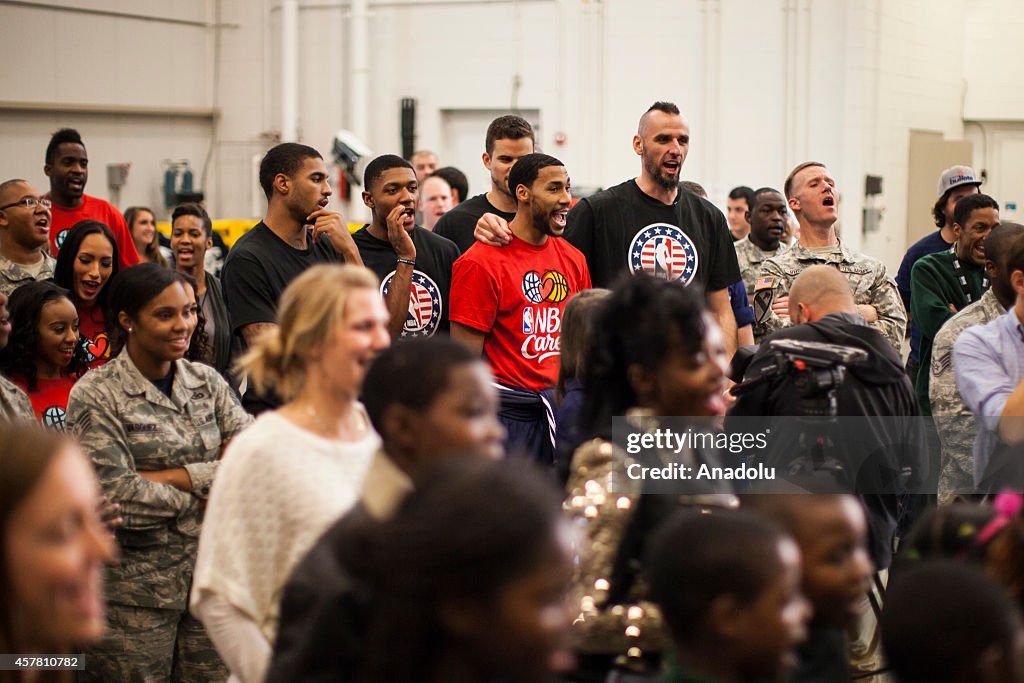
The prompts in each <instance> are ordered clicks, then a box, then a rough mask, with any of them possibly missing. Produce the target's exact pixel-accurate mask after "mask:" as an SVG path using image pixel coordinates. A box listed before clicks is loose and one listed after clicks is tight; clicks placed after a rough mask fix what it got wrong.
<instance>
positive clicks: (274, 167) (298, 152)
mask: <svg viewBox="0 0 1024 683" xmlns="http://www.w3.org/2000/svg"><path fill="white" fill-rule="evenodd" d="M306 159H323V156H321V154H320V152H318V151H316V150H315V149H313V148H312V147H310V146H309V145H301V144H299V143H297V142H282V143H281V144H280V145H277V146H275V147H271V148H270V150H269V151H268V152H267V153H266V154H265V155H264V157H263V161H261V162H260V187H262V188H263V194H265V195H267V199H270V196H271V195H272V194H274V177H275V176H276V175H277V174H278V173H283V174H285V175H286V176H293V175H295V173H296V172H297V171H298V170H299V169H300V168H302V162H304V161H305V160H306Z"/></svg>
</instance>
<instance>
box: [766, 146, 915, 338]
mask: <svg viewBox="0 0 1024 683" xmlns="http://www.w3.org/2000/svg"><path fill="white" fill-rule="evenodd" d="M784 191H785V193H786V198H787V200H788V202H789V207H790V208H791V209H793V213H794V214H796V217H797V220H798V221H799V223H800V241H799V242H797V244H796V245H794V246H793V247H792V248H791V249H789V250H787V251H785V252H783V253H781V254H776V255H775V256H773V257H772V258H770V259H768V260H767V261H765V262H764V264H763V265H762V267H761V275H760V277H759V278H758V279H757V281H756V282H755V283H754V311H755V314H756V316H757V319H756V322H755V324H754V336H755V338H756V339H757V341H760V340H761V339H763V338H764V337H765V336H766V335H768V334H770V333H772V332H774V331H776V330H779V329H782V328H784V327H788V326H789V325H790V324H792V323H791V322H790V320H789V316H788V313H787V311H788V308H789V289H790V287H792V285H793V281H794V280H795V279H796V277H797V275H799V274H800V273H801V272H802V271H803V270H804V269H806V268H808V267H809V266H813V265H815V264H826V265H830V266H833V267H834V268H836V269H837V270H838V271H839V272H841V273H842V274H843V275H845V276H846V278H847V280H849V282H850V288H851V289H852V290H853V298H854V302H855V303H856V304H857V310H858V311H859V312H860V314H861V316H862V317H863V318H864V320H865V321H867V323H868V324H869V325H871V327H873V328H875V329H876V330H878V331H879V332H881V333H882V334H883V335H885V337H886V339H888V340H889V342H890V343H892V345H893V347H894V348H895V349H896V350H897V351H899V350H900V345H901V344H902V342H903V333H904V332H905V331H906V327H907V313H906V311H905V310H904V308H903V302H902V301H901V300H900V295H899V292H898V291H897V290H896V282H895V281H894V280H893V279H892V278H891V277H889V276H888V274H887V273H886V271H885V265H883V264H882V262H880V261H878V260H876V259H873V258H871V257H870V256H865V255H864V254H859V253H857V252H854V251H851V250H850V249H847V248H846V247H844V246H843V245H842V243H840V241H839V238H838V237H837V235H836V229H835V224H836V221H837V220H838V219H839V212H838V209H837V207H836V189H835V181H834V180H833V179H832V177H831V176H830V175H829V173H828V169H827V168H826V167H825V165H824V164H821V163H819V162H815V161H808V162H804V163H802V164H800V165H799V166H797V167H796V168H794V169H793V170H792V171H791V172H790V174H789V177H788V178H786V185H785V187H784Z"/></svg>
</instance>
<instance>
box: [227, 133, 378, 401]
mask: <svg viewBox="0 0 1024 683" xmlns="http://www.w3.org/2000/svg"><path fill="white" fill-rule="evenodd" d="M260 186H262V188H263V192H264V193H265V194H266V195H267V215H266V217H264V219H263V220H262V221H260V222H259V223H257V224H256V225H255V226H254V227H253V228H252V229H250V230H249V231H248V232H247V233H245V234H244V235H242V236H241V237H240V238H239V239H238V241H237V242H235V244H234V246H233V247H232V249H231V251H230V253H228V258H227V260H226V261H225V262H224V269H223V270H222V271H221V284H222V285H223V286H224V300H225V303H226V304H227V308H228V315H229V316H230V319H231V331H232V335H233V336H234V338H235V340H234V341H235V343H234V347H235V350H236V352H237V351H240V350H243V349H244V348H246V347H248V346H249V344H251V343H252V341H253V340H254V339H255V338H256V337H258V336H259V335H260V334H261V333H262V332H263V331H264V330H266V329H267V328H269V327H273V326H275V325H276V324H277V323H276V322H275V321H276V320H277V304H278V299H280V297H281V292H283V291H284V288H285V287H287V286H288V283H290V282H291V281H292V280H294V279H295V278H296V277H298V276H299V275H300V274H301V273H302V272H303V271H304V270H306V268H309V267H310V266H313V265H316V264H318V263H332V262H333V263H353V264H357V265H361V264H362V260H361V259H360V257H359V250H358V249H357V248H356V245H355V243H354V242H353V241H352V236H351V235H350V234H349V232H348V227H347V226H346V225H345V219H344V218H342V215H341V214H340V213H338V212H336V211H329V210H328V209H327V202H328V199H329V198H330V196H331V194H332V193H331V184H330V181H329V177H328V175H327V166H326V165H325V164H324V160H323V157H321V156H320V153H319V152H317V151H316V150H315V149H313V148H312V147H307V146H306V145H300V144H297V143H294V142H285V143H282V144H280V145H277V146H276V147H274V148H272V149H271V150H270V151H269V152H267V154H266V156H264V157H263V161H262V162H260ZM251 393H252V392H251V391H249V392H246V397H244V398H245V402H246V403H247V405H246V407H247V408H249V409H252V410H253V411H254V412H255V411H258V410H260V409H265V408H266V407H268V406H272V405H274V403H275V402H274V401H273V400H269V401H268V402H263V401H259V402H257V403H251V402H249V401H248V399H249V394H251Z"/></svg>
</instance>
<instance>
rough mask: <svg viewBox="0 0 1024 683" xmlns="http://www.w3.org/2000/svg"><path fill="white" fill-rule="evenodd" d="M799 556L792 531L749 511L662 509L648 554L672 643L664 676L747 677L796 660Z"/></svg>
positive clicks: (762, 676) (801, 620)
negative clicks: (665, 515) (670, 512)
mask: <svg viewBox="0 0 1024 683" xmlns="http://www.w3.org/2000/svg"><path fill="white" fill-rule="evenodd" d="M800 566H801V565H800V550H799V549H798V547H797V545H796V543H795V542H794V541H793V539H792V538H790V537H789V535H788V534H786V533H785V532H783V531H782V529H781V528H779V527H778V526H777V525H776V524H774V523H772V522H769V521H767V520H765V519H762V518H759V517H757V516H755V515H753V514H750V513H746V512H739V511H729V512H720V513H713V514H710V515H704V514H700V513H698V512H695V511H691V510H683V511H680V512H677V513H676V514H675V515H674V516H672V517H671V518H669V519H668V520H667V521H666V522H665V523H664V524H663V525H662V526H661V527H660V528H659V529H658V531H657V532H656V533H655V535H654V537H653V539H652V541H651V545H650V548H649V555H648V560H647V568H648V569H647V572H648V578H649V580H650V597H651V599H652V600H653V601H654V602H655V603H656V604H657V605H658V606H659V607H660V608H661V612H662V617H663V619H664V623H665V625H666V626H667V627H668V630H669V633H670V634H671V636H672V642H673V646H674V655H675V656H674V661H673V658H672V657H669V658H667V659H668V660H669V661H668V666H667V668H668V675H667V676H666V677H665V679H664V680H665V681H666V683H697V682H698V681H699V682H701V683H753V682H754V681H768V680H776V679H778V678H779V677H780V676H781V675H783V674H785V673H787V672H789V671H791V670H792V669H793V668H795V667H796V665H797V654H796V647H797V645H799V644H800V643H801V642H803V641H804V640H805V639H806V637H807V622H808V619H809V618H810V614H811V609H810V604H809V602H808V601H807V599H806V598H805V597H804V596H803V594H802V593H801V592H800ZM823 680H824V679H823Z"/></svg>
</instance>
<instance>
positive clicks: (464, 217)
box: [434, 194, 516, 254]
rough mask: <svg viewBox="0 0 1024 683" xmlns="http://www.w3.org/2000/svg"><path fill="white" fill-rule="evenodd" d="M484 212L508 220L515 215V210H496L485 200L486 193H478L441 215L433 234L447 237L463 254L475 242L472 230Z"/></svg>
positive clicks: (510, 220)
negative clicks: (509, 211) (510, 211)
mask: <svg viewBox="0 0 1024 683" xmlns="http://www.w3.org/2000/svg"><path fill="white" fill-rule="evenodd" d="M485 213H493V214H496V215H498V216H501V217H502V218H504V219H505V220H506V221H509V222H512V219H513V218H515V217H516V213H515V211H513V212H512V213H506V212H504V211H498V210H497V209H496V208H494V205H493V204H491V203H490V202H489V201H487V195H486V194H478V195H477V196H475V197H473V198H472V199H467V200H466V201H464V202H462V203H461V204H459V205H458V206H456V207H455V208H454V209H452V210H451V211H449V212H448V213H446V214H445V215H443V216H441V219H440V220H439V221H437V225H435V226H434V234H436V235H440V236H441V237H447V238H448V239H450V240H451V241H452V242H455V245H456V246H457V247H458V248H459V253H461V254H465V253H466V250H467V249H469V248H470V247H471V246H473V245H474V244H476V238H475V237H473V230H474V229H475V228H476V222H477V221H478V220H480V216H483V215H484V214H485Z"/></svg>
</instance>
